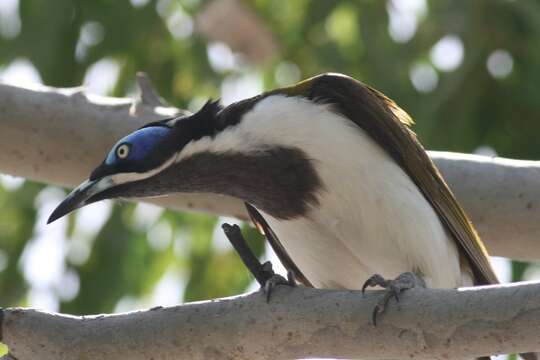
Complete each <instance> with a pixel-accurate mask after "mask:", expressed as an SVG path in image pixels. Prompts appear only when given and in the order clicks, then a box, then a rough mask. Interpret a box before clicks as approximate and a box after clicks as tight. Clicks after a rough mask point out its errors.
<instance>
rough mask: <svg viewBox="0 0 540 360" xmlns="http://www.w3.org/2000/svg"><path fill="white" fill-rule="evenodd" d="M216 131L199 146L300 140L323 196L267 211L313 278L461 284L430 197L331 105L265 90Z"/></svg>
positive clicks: (352, 283) (322, 283) (317, 281)
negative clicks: (287, 216)
mask: <svg viewBox="0 0 540 360" xmlns="http://www.w3.org/2000/svg"><path fill="white" fill-rule="evenodd" d="M219 137H220V138H221V139H220V141H214V142H213V143H212V144H203V146H204V147H205V148H206V149H208V147H207V146H210V147H212V148H213V150H215V151H227V150H232V149H234V150H236V151H238V150H240V149H246V150H247V149H253V147H256V146H260V144H261V143H268V144H271V145H272V144H275V145H284V146H298V147H300V148H301V149H303V150H304V151H305V152H306V153H307V154H308V156H309V157H310V158H311V159H313V162H314V164H315V167H316V169H317V171H318V173H319V175H320V177H321V179H322V181H323V183H324V185H325V188H326V191H323V192H321V193H320V194H319V201H320V204H319V206H317V207H313V208H311V210H310V212H309V214H308V216H307V217H301V218H296V219H293V220H287V221H283V220H278V219H275V218H273V217H271V216H270V215H269V214H264V213H263V215H264V216H265V218H266V219H267V221H268V223H269V224H270V226H271V227H272V229H273V230H274V231H275V233H276V234H277V236H278V237H279V238H280V241H281V242H282V243H283V245H284V247H285V248H286V249H287V251H288V252H289V255H290V256H291V257H292V259H293V261H295V263H296V264H297V265H298V267H299V268H300V269H302V271H303V272H304V274H305V275H306V277H307V278H308V279H309V280H311V281H312V282H313V283H314V285H315V286H318V287H345V288H351V289H355V288H359V287H361V285H362V284H363V282H364V281H365V280H366V279H367V277H369V276H370V275H372V274H374V273H379V274H381V275H383V276H385V277H388V278H393V277H395V276H397V275H399V274H400V273H402V272H405V271H418V272H421V273H422V274H423V275H424V277H425V279H426V282H427V284H428V286H430V287H456V286H459V285H461V282H462V281H461V278H462V277H461V271H460V266H459V257H458V252H457V249H456V246H455V244H454V240H453V239H451V238H450V237H449V235H448V234H447V232H446V231H445V229H444V227H443V225H442V224H441V222H440V220H439V218H438V216H437V214H436V213H435V211H434V210H433V208H432V207H431V205H430V204H429V203H428V202H427V200H426V199H425V198H424V197H423V196H422V194H421V193H420V191H419V190H418V188H417V187H416V185H415V184H414V183H413V182H412V180H411V179H410V178H409V177H408V176H407V175H406V174H405V173H404V171H403V170H402V169H401V168H400V167H399V166H398V165H397V164H396V163H395V162H394V161H393V159H392V158H391V157H390V156H388V155H387V154H386V153H385V152H384V151H383V150H382V149H381V148H380V147H379V146H378V145H377V144H376V143H375V142H374V141H373V140H372V139H371V138H370V137H369V136H368V135H367V134H366V133H365V132H364V131H363V130H362V129H360V128H359V127H358V126H356V125H355V124H354V123H353V122H352V121H350V120H349V119H347V118H345V117H342V116H340V115H337V114H336V113H335V112H333V111H331V110H330V108H329V106H328V105H320V104H314V103H312V102H311V101H309V100H306V99H303V98H295V97H285V96H281V95H275V96H270V97H268V98H266V99H264V100H262V101H260V102H259V103H258V104H257V105H256V106H255V107H254V108H253V110H252V111H250V112H249V113H248V114H246V115H245V117H244V119H243V120H242V122H241V123H240V125H238V126H236V127H234V128H232V129H230V130H226V131H225V132H224V133H223V134H220V136H219ZM195 146H201V145H195ZM196 150H197V149H196V148H194V149H193V150H192V151H196Z"/></svg>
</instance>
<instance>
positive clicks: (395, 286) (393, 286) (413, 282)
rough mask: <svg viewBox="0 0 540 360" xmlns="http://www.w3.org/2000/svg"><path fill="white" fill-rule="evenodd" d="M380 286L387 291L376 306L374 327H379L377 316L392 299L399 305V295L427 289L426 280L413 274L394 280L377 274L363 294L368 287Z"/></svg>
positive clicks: (364, 286)
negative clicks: (421, 288) (420, 288)
mask: <svg viewBox="0 0 540 360" xmlns="http://www.w3.org/2000/svg"><path fill="white" fill-rule="evenodd" d="M377 285H378V286H380V287H382V288H384V289H385V294H384V296H383V297H382V299H380V300H379V301H378V303H377V305H375V308H374V309H373V314H372V317H371V320H372V323H373V326H377V315H379V314H382V313H383V312H384V311H385V309H386V305H388V302H389V301H390V299H391V298H394V299H396V302H398V303H399V295H400V293H401V292H402V291H404V290H407V289H412V288H414V287H426V284H425V282H424V280H423V279H422V278H420V277H418V276H417V275H416V274H414V273H412V272H407V273H403V274H401V275H399V276H398V277H397V278H395V279H394V280H385V279H384V278H383V277H382V276H381V275H378V274H375V275H373V276H371V277H370V278H369V279H368V280H367V281H366V282H365V283H364V285H363V286H362V294H364V291H365V289H366V288H367V287H368V286H377Z"/></svg>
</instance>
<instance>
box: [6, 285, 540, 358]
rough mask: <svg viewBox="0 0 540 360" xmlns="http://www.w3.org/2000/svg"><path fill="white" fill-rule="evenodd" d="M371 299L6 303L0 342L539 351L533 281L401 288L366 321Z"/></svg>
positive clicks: (245, 353) (103, 350)
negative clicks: (89, 312)
mask: <svg viewBox="0 0 540 360" xmlns="http://www.w3.org/2000/svg"><path fill="white" fill-rule="evenodd" d="M379 296H381V293H380V292H375V291H374V292H368V293H367V294H366V295H365V296H364V297H362V295H361V293H360V292H359V291H344V290H321V289H311V288H304V287H298V288H289V287H281V286H280V287H278V288H277V289H276V291H275V295H274V296H273V298H272V301H271V302H270V304H266V303H265V300H264V296H263V295H262V294H261V293H253V294H249V295H242V296H238V297H234V298H226V299H218V300H214V301H205V302H199V303H191V304H185V305H181V306H175V307H170V308H161V307H160V308H155V309H151V310H148V311H138V312H132V313H126V314H117V315H99V316H84V317H76V316H68V315H61V314H52V313H46V312H40V311H37V310H33V309H15V308H12V309H4V310H3V315H4V316H3V321H2V322H1V324H0V325H1V327H2V334H3V337H2V339H1V341H2V342H4V343H5V344H7V345H8V347H9V349H10V354H11V355H12V356H14V357H15V358H17V359H18V360H25V359H35V358H39V359H43V360H47V359H51V360H52V359H55V360H56V359H58V358H59V357H61V358H62V359H65V360H70V359H74V360H75V359H81V358H85V359H131V360H137V359H141V360H142V359H150V358H153V359H173V358H178V357H181V358H185V359H229V358H234V359H274V358H279V359H292V358H306V357H337V358H366V359H367V358H369V359H389V358H394V359H395V358H408V357H411V358H412V357H414V358H415V359H448V358H451V359H463V358H472V357H476V356H483V355H493V354H500V353H514V352H528V351H539V350H540V338H539V337H538V324H540V302H538V299H539V298H540V283H530V284H525V283H521V284H512V285H506V286H489V287H477V288H468V289H460V290H449V289H445V290H443V289H413V290H408V291H407V292H405V293H404V294H403V295H402V297H401V301H400V302H399V303H395V302H392V303H391V305H390V306H389V307H388V309H387V311H386V312H385V313H384V314H383V315H382V316H381V318H380V323H379V325H378V326H377V327H374V326H373V325H371V311H372V309H373V306H374V305H375V303H376V301H377V299H378V298H379ZM179 354H180V355H179ZM60 355H61V356H60Z"/></svg>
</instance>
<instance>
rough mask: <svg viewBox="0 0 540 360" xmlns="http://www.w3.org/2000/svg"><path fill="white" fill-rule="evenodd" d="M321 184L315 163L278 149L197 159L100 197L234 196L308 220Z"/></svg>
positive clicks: (206, 155) (273, 213) (280, 214)
mask: <svg viewBox="0 0 540 360" xmlns="http://www.w3.org/2000/svg"><path fill="white" fill-rule="evenodd" d="M322 187H323V186H322V183H321V180H320V179H319V176H318V175H317V173H316V170H315V168H314V166H313V163H312V161H311V160H309V159H308V158H307V157H306V155H305V153H304V152H303V151H301V150H299V149H297V148H287V147H273V148H269V149H267V150H264V151H257V152H254V153H252V154H249V155H248V154H241V153H236V152H226V153H210V152H203V153H199V154H195V155H192V156H190V157H188V158H186V159H183V160H181V161H180V162H178V163H176V164H174V165H172V166H171V167H169V168H168V169H166V170H164V171H162V172H161V173H159V174H157V175H155V176H153V177H150V178H148V179H144V180H140V181H137V182H133V183H128V184H123V185H119V186H116V187H114V188H111V189H109V190H106V191H104V192H103V193H105V194H103V193H102V194H98V195H99V196H100V197H103V198H111V197H145V196H156V195H164V194H171V193H200V192H209V193H215V194H224V195H230V196H233V197H236V198H239V199H241V200H244V201H246V202H248V203H250V204H252V205H254V206H255V207H257V208H258V209H260V210H262V211H264V212H266V213H268V214H270V215H271V216H273V217H275V218H278V219H292V218H295V217H298V216H302V215H304V214H305V213H306V212H307V210H308V207H309V205H317V204H318V200H317V197H316V194H317V192H318V191H320V190H322Z"/></svg>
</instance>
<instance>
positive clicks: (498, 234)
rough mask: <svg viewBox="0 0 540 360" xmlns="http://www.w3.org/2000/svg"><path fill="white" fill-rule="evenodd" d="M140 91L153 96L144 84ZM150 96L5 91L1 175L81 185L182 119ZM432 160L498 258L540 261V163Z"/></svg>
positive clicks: (194, 203)
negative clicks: (128, 144) (131, 144)
mask: <svg viewBox="0 0 540 360" xmlns="http://www.w3.org/2000/svg"><path fill="white" fill-rule="evenodd" d="M139 83H140V84H142V86H143V89H144V88H150V89H151V87H150V85H149V83H147V82H145V80H144V79H143V80H142V81H141V80H139ZM145 94H147V95H148V96H146V95H144V96H142V99H143V100H142V101H140V103H139V104H137V106H136V109H137V111H135V112H134V114H132V115H130V112H129V109H130V108H132V103H133V100H132V99H125V98H122V99H120V98H110V97H98V96H92V95H85V94H84V93H83V92H82V91H81V90H80V89H54V88H50V87H40V88H36V89H24V88H20V87H15V86H9V85H2V84H0V171H1V172H3V173H7V174H11V175H16V176H22V177H25V178H29V179H32V180H36V181H40V182H45V183H50V184H56V185H60V186H66V187H73V186H75V185H78V184H79V183H80V182H81V181H82V180H84V179H85V178H86V177H87V176H88V174H89V173H90V171H91V170H92V168H93V167H95V166H96V165H97V164H99V163H100V162H101V161H102V160H103V157H104V156H105V154H106V152H107V151H109V149H110V147H111V146H112V144H114V143H115V142H116V141H117V140H118V139H119V138H121V137H122V136H124V135H126V134H127V133H129V132H131V131H132V130H134V129H136V128H137V127H139V126H141V125H142V124H144V123H147V122H149V121H153V120H156V119H161V118H165V117H169V116H173V115H174V114H177V113H179V112H181V111H182V110H179V109H176V108H171V107H163V106H155V105H157V102H156V101H155V100H156V98H155V96H157V95H156V94H155V93H154V95H155V96H154V95H150V94H152V92H151V91H146V92H145ZM144 99H146V100H144ZM158 99H159V97H158ZM430 155H431V157H432V158H433V160H434V161H435V162H436V163H437V165H438V166H439V167H440V169H441V171H442V173H443V175H444V176H445V178H446V179H447V181H448V183H449V185H450V187H451V188H452V189H453V190H454V192H455V193H456V196H457V198H458V200H459V201H460V202H461V204H462V205H463V206H464V207H465V209H466V210H467V212H468V213H469V214H470V216H471V218H472V221H473V223H475V225H476V226H477V228H478V230H479V232H480V235H481V236H482V238H483V240H484V241H485V242H486V245H487V247H488V250H489V251H490V253H491V254H493V255H498V256H506V257H511V258H514V259H522V260H536V259H540V247H538V246H537V244H536V242H537V239H539V238H540V221H538V219H539V218H540V186H539V180H538V179H540V162H537V161H534V162H533V161H520V160H509V159H502V158H488V157H483V156H475V155H466V154H457V153H440V152H430ZM145 201H148V202H152V203H155V204H159V205H163V206H165V207H169V208H173V209H180V210H196V211H205V212H211V213H214V214H221V215H229V216H235V217H238V218H242V219H246V218H247V216H246V213H245V209H244V207H243V204H242V202H241V201H239V200H237V199H233V198H230V197H226V196H216V195H211V194H204V195H175V196H168V197H163V198H159V199H149V200H145Z"/></svg>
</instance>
